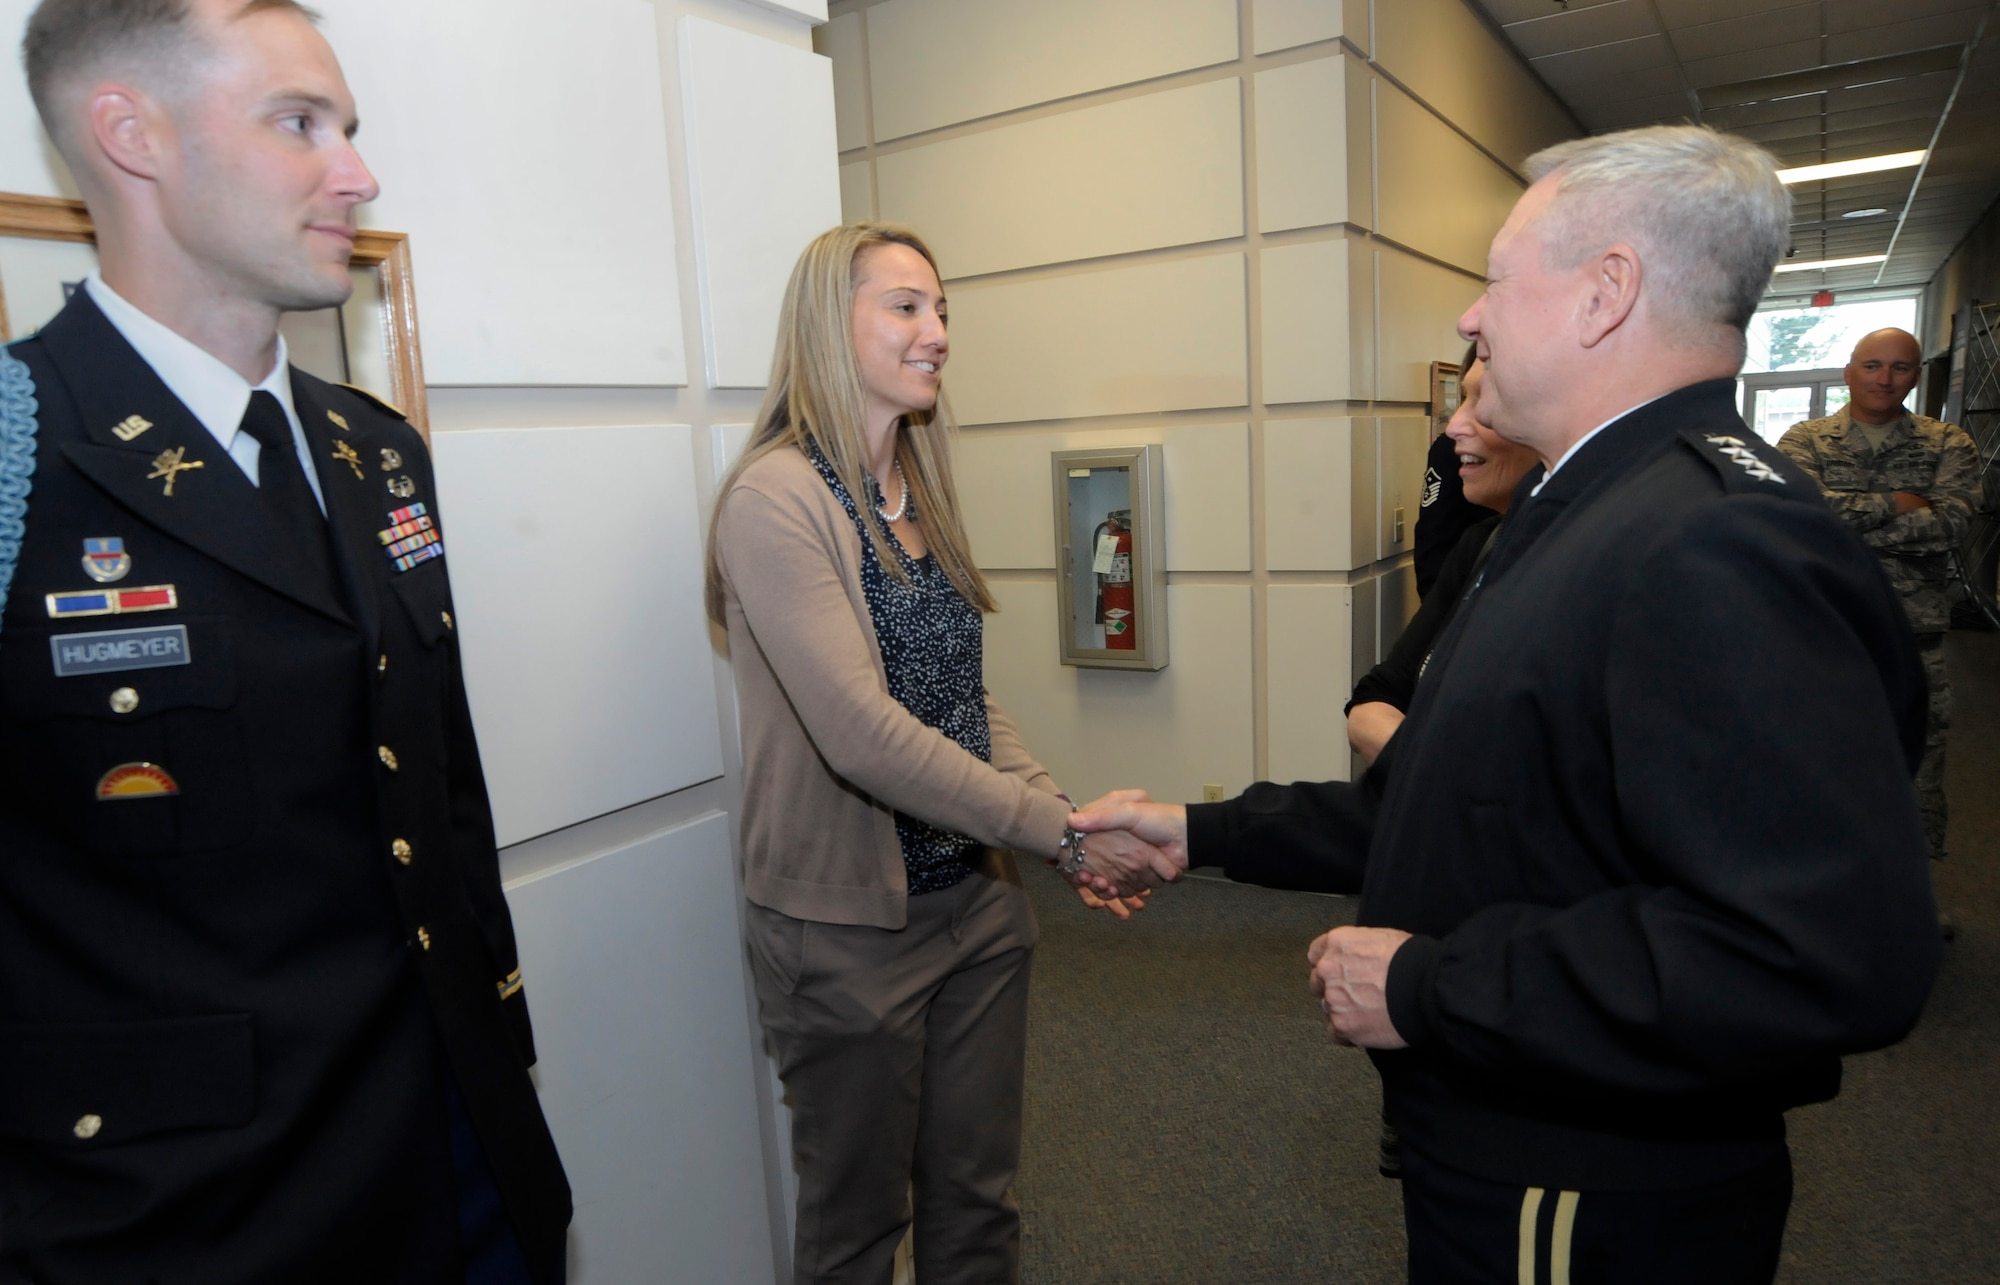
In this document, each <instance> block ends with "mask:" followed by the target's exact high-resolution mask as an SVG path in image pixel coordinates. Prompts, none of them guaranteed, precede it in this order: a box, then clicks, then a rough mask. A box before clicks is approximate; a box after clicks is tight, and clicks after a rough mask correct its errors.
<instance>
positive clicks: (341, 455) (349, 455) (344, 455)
mask: <svg viewBox="0 0 2000 1285" xmlns="http://www.w3.org/2000/svg"><path fill="white" fill-rule="evenodd" d="M333 458H335V459H337V460H339V461H340V462H341V463H342V464H345V465H347V467H349V468H351V469H353V470H354V476H355V477H357V478H361V477H366V476H367V474H365V473H363V472H362V471H361V457H360V456H359V455H356V454H355V453H354V448H353V447H352V446H349V445H348V444H347V443H346V442H335V443H334V444H333Z"/></svg>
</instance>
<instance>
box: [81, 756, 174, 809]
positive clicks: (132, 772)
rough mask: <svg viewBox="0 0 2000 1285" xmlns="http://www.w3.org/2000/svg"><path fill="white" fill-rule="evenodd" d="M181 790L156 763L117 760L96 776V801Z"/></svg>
mask: <svg viewBox="0 0 2000 1285" xmlns="http://www.w3.org/2000/svg"><path fill="white" fill-rule="evenodd" d="M180 792H181V787H180V782H178V781H176V780H174V778H173V777H172V776H171V775H169V774H168V772H167V770H166V769H165V768H163V767H161V766H159V765H158V764H156V763H120V764H119V765H118V766H117V767H114V768H112V769H111V770H110V771H109V772H106V773H105V774H104V775H103V776H100V777H98V778H97V801H98V802H99V803H112V802H116V801H117V800H119V799H157V798H160V797H161V796H163V795H168V794H179V793H180Z"/></svg>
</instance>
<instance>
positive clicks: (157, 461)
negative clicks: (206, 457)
mask: <svg viewBox="0 0 2000 1285" xmlns="http://www.w3.org/2000/svg"><path fill="white" fill-rule="evenodd" d="M187 449H188V448H187V447H185V446H170V447H168V448H167V449H166V450H164V451H161V452H160V453H159V454H158V455H155V456H154V457H153V471H152V472H150V473H148V474H146V480H147V481H148V482H151V481H154V480H155V479H157V478H165V479H167V489H166V490H165V491H163V492H161V494H163V495H172V494H173V493H174V479H175V478H176V477H178V476H179V475H180V474H182V473H184V472H186V471H187V470H188V469H191V468H206V467H208V466H207V465H206V464H204V463H202V462H201V461H200V460H189V461H188V462H187V463H185V464H183V463H182V462H181V457H182V456H184V455H186V454H187Z"/></svg>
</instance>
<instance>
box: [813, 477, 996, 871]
mask: <svg viewBox="0 0 2000 1285" xmlns="http://www.w3.org/2000/svg"><path fill="white" fill-rule="evenodd" d="M808 454H809V455H810V456H811V458H812V462H813V467H814V468H816V469H818V470H819V475H820V477H822V478H823V479H825V481H826V484H827V486H829V487H830V488H832V490H833V494H834V496H835V498H837V499H838V500H839V501H840V505H841V507H842V508H844V509H846V510H847V516H848V517H850V518H852V519H853V521H854V527H855V530H857V531H859V532H861V592H862V595H863V596H864V597H865V598H866V599H867V602H868V617H869V620H870V621H871V622H872V623H873V624H874V626H875V642H876V645H877V646H878V647H879V648H880V649H881V652H882V667H883V669H884V670H885V671H887V674H888V680H889V694H890V695H891V696H893V697H895V698H896V700H897V702H898V703H900V704H901V705H902V706H903V708H904V709H907V710H909V711H910V713H912V714H913V715H915V716H916V718H917V720H918V721H919V722H921V723H922V724H923V725H924V726H926V727H932V728H936V729H937V730H938V731H940V732H942V733H944V734H945V735H946V736H949V737H950V738H951V739H952V740H954V741H956V742H958V743H959V744H960V745H961V746H963V747H964V748H965V749H966V751H967V752H968V753H971V754H974V755H976V756H978V757H979V758H981V759H984V760H985V761H987V762H989V763H990V762H992V761H993V740H992V732H991V729H990V728H988V726H987V723H986V688H985V662H984V657H985V651H984V633H985V621H984V620H983V618H982V617H981V616H980V614H979V609H978V608H977V607H974V606H973V605H972V604H971V603H969V602H967V601H966V600H965V599H964V598H963V597H961V596H960V595H959V592H958V590H957V589H956V588H954V587H953V585H952V583H951V580H950V579H949V578H948V577H947V576H946V575H945V573H944V569H943V568H942V567H940V566H938V561H937V559H936V558H934V557H932V556H931V555H930V554H928V553H927V554H925V555H924V556H923V558H922V559H921V560H919V559H916V558H912V557H911V556H910V555H909V554H908V553H907V552H905V551H904V549H903V546H902V545H901V544H899V543H898V542H897V540H896V538H895V536H894V535H891V536H890V537H889V541H888V544H889V547H890V549H892V550H893V551H894V556H895V557H896V559H897V560H898V561H899V562H900V563H901V564H902V567H903V573H904V574H905V575H906V576H908V577H909V583H908V584H902V583H899V582H898V581H897V580H896V579H895V578H894V577H892V576H891V575H890V574H889V572H888V571H887V570H886V569H885V568H884V567H883V566H882V562H881V560H880V559H879V558H878V557H877V556H876V554H875V547H874V544H873V543H872V542H871V541H870V540H869V539H868V533H867V528H866V527H865V526H864V525H863V523H862V521H861V513H860V510H859V509H857V508H856V507H855V504H854V497H853V496H851V495H849V494H848V493H847V488H846V487H844V486H842V485H841V483H840V479H839V478H838V477H836V476H835V475H834V472H833V466H832V465H831V464H829V463H828V462H827V459H826V457H825V456H824V455H822V454H821V453H820V452H819V450H818V449H817V448H813V449H810V450H809V451H808ZM868 491H869V498H870V499H871V500H872V501H873V502H874V503H875V505H876V507H877V509H878V511H879V509H880V508H881V507H882V504H883V499H882V492H881V488H880V487H879V486H877V485H876V482H875V479H874V478H872V477H871V478H869V479H868ZM911 504H912V507H911V508H910V510H909V516H911V517H915V516H916V509H915V507H914V505H915V501H914V500H912V501H911ZM884 526H885V527H886V526H887V523H884ZM896 838H897V839H898V840H899V841H900V842H901V844H902V848H903V866H904V869H905V870H906V871H907V872H908V874H909V880H910V892H911V893H912V894H913V895H914V894H920V893H926V892H940V891H942V890H944V889H946V888H949V887H951V886H952V885H954V884H956V883H958V882H959V881H960V880H961V879H963V878H965V877H966V876H967V875H968V874H971V873H972V862H973V860H974V859H975V858H976V857H977V855H978V849H979V844H978V842H977V841H975V840H973V839H969V838H967V837H966V836H965V835H962V834H954V833H953V832H952V831H950V830H944V829H940V828H939V827H937V826H934V825H932V824H931V823H930V822H928V821H924V820H921V819H919V818H917V817H913V816H910V815H908V814H907V813H903V812H898V813H897V814H896Z"/></svg>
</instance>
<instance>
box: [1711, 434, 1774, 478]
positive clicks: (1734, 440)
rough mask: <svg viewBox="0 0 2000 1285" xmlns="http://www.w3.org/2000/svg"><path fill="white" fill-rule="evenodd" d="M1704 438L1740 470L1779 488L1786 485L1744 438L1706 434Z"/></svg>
mask: <svg viewBox="0 0 2000 1285" xmlns="http://www.w3.org/2000/svg"><path fill="white" fill-rule="evenodd" d="M1702 436H1703V437H1705V438H1707V439H1708V443H1709V445H1711V446H1713V447H1715V449H1716V450H1718V451H1720V452H1721V453H1722V454H1723V455H1724V456H1725V457H1727V458H1728V459H1729V460H1730V461H1731V462H1732V463H1734V464H1735V465H1736V466H1737V467H1738V468H1740V469H1742V470H1743V471H1744V472H1745V473H1748V474H1749V475H1750V476H1751V477H1753V478H1755V479H1756V480H1758V481H1759V482H1776V483H1777V484H1778V485H1779V486H1783V485H1785V479H1784V478H1782V477H1780V476H1778V473H1777V471H1776V470H1774V469H1773V468H1772V467H1771V466H1770V465H1769V464H1766V463H1765V462H1764V461H1762V460H1760V459H1758V458H1757V456H1756V454H1755V453H1753V452H1752V451H1751V449H1750V448H1749V446H1747V445H1745V444H1744V441H1743V439H1742V438H1740V437H1730V436H1729V435H1727V434H1725V433H1704V434H1702Z"/></svg>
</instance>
